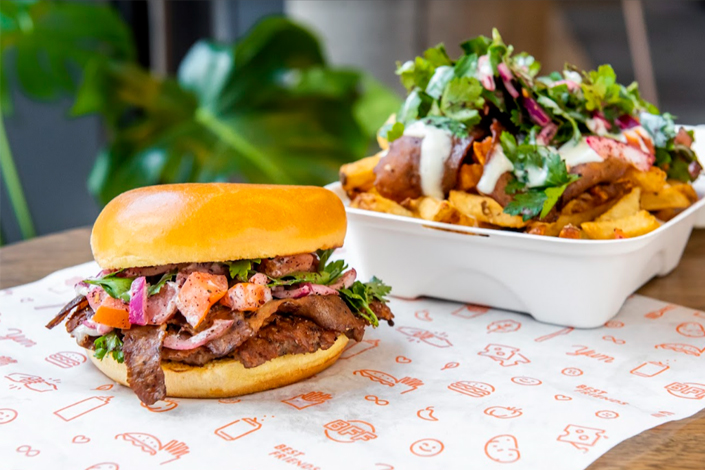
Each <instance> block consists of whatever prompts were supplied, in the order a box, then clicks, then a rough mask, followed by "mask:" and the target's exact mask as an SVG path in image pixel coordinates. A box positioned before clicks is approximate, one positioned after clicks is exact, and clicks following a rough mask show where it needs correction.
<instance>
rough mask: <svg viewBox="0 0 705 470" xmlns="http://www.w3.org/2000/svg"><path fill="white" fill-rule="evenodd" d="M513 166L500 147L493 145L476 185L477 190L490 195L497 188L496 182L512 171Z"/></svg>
mask: <svg viewBox="0 0 705 470" xmlns="http://www.w3.org/2000/svg"><path fill="white" fill-rule="evenodd" d="M513 170H514V165H512V162H511V161H509V159H508V158H507V156H506V155H505V154H504V150H502V146H501V145H499V144H495V146H494V147H493V148H492V152H491V153H490V154H489V155H488V159H487V163H485V167H484V168H483V170H482V178H480V181H479V182H478V183H477V190H478V191H480V192H481V193H484V194H490V193H491V192H492V191H494V188H495V186H497V180H499V177H500V176H502V175H503V174H504V173H506V172H508V171H513Z"/></svg>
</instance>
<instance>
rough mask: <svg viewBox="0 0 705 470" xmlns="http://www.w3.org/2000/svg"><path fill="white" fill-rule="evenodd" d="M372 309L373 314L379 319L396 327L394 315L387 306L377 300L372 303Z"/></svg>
mask: <svg viewBox="0 0 705 470" xmlns="http://www.w3.org/2000/svg"><path fill="white" fill-rule="evenodd" d="M370 308H371V309H372V311H373V312H375V315H377V318H378V319H380V320H384V321H386V322H387V323H389V325H390V326H394V314H393V313H392V311H391V309H390V308H389V306H387V304H385V303H384V302H380V301H379V300H375V301H373V302H370Z"/></svg>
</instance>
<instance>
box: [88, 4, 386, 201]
mask: <svg viewBox="0 0 705 470" xmlns="http://www.w3.org/2000/svg"><path fill="white" fill-rule="evenodd" d="M101 71H102V75H101V73H98V74H96V78H95V80H96V81H97V82H99V83H100V86H101V87H102V89H103V90H112V92H111V93H105V92H102V93H100V94H99V97H98V98H96V97H95V96H91V95H90V94H86V95H83V97H84V99H83V100H82V101H79V102H78V103H79V104H86V105H85V106H81V107H79V108H78V109H79V110H88V109H99V110H100V112H101V113H102V114H103V115H104V116H106V118H107V119H106V120H107V121H108V122H109V123H111V134H112V135H113V136H114V137H113V139H112V141H111V143H110V145H109V147H108V148H107V149H106V150H104V151H103V152H102V153H101V156H100V157H99V159H98V160H97V161H96V165H95V166H94V168H93V171H92V173H91V177H90V180H89V188H90V190H91V192H92V193H93V194H94V195H96V197H97V198H98V200H99V201H100V202H101V203H106V202H107V201H109V200H110V199H111V198H113V197H114V196H116V195H117V194H119V193H120V192H123V191H125V190H128V189H131V188H134V187H137V186H141V185H145V184H159V183H173V182H182V181H230V180H234V179H238V180H246V181H250V182H254V183H288V184H294V183H298V184H326V183H328V182H330V181H332V180H334V179H335V177H336V175H337V171H338V168H339V167H340V165H341V164H342V163H345V162H348V161H352V160H355V159H358V158H360V157H362V156H364V155H365V153H366V151H367V147H368V144H369V143H370V141H371V139H372V138H373V137H374V135H375V132H376V129H377V128H378V127H379V126H380V125H381V124H382V123H383V122H384V120H385V119H386V118H387V116H389V115H390V114H391V113H393V112H394V111H395V110H396V108H397V107H398V105H399V100H398V99H397V98H396V97H395V96H394V95H393V93H392V92H391V91H389V90H386V89H385V88H384V87H383V86H382V85H381V84H380V83H379V82H377V81H376V80H374V79H372V78H371V77H368V76H366V75H365V74H363V73H361V72H358V71H356V70H349V69H333V68H330V67H329V66H328V65H327V64H326V62H325V60H324V58H323V55H322V53H321V48H320V44H319V42H318V40H317V39H316V38H315V36H313V35H312V34H311V33H310V32H309V31H307V30H306V29H304V28H303V27H301V26H299V25H297V24H295V23H293V22H291V21H289V20H286V19H283V18H270V19H267V20H264V21H262V22H260V23H259V24H258V25H256V26H255V27H254V29H253V30H252V31H250V33H249V34H248V35H246V36H245V38H244V39H243V40H242V41H240V42H239V43H237V44H236V45H234V46H227V47H226V46H222V45H216V44H213V43H209V42H205V41H202V42H199V43H197V44H196V45H194V46H193V48H192V49H191V50H190V51H189V53H188V54H187V55H186V57H185V58H184V60H183V62H182V64H181V65H180V67H179V71H178V79H177V80H172V79H168V78H167V79H162V78H158V77H155V76H153V75H151V74H149V73H148V72H146V71H144V70H141V69H140V68H139V67H136V66H135V65H134V64H109V66H108V67H102V68H100V67H99V72H101ZM89 78H91V77H90V76H89ZM97 86H98V85H94V86H93V88H95V87H97ZM101 99H102V102H100V101H101ZM125 116H127V117H128V119H125ZM362 122H364V123H365V124H364V125H362Z"/></svg>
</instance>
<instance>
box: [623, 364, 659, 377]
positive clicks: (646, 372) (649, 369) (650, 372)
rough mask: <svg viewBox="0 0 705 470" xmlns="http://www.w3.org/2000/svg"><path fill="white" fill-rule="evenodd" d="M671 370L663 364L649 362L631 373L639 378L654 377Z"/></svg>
mask: <svg viewBox="0 0 705 470" xmlns="http://www.w3.org/2000/svg"><path fill="white" fill-rule="evenodd" d="M668 369H669V366H667V365H666V364H663V363H661V362H654V361H649V362H645V363H643V364H642V365H640V366H639V367H635V368H634V369H632V370H631V371H630V372H629V373H630V374H633V375H638V376H639V377H654V376H656V375H659V374H660V373H661V372H665V371H667V370H668Z"/></svg>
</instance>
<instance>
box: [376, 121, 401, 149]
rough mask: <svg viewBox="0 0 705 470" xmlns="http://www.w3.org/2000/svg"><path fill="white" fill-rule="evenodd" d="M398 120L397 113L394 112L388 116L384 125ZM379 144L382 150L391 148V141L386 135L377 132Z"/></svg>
mask: <svg viewBox="0 0 705 470" xmlns="http://www.w3.org/2000/svg"><path fill="white" fill-rule="evenodd" d="M396 120H397V115H396V114H392V115H390V116H389V117H388V118H387V120H386V121H385V123H384V125H387V124H393V123H394V121H396ZM377 144H379V148H381V149H382V150H387V149H388V148H389V141H388V140H387V137H386V136H385V137H382V136H381V135H379V134H377Z"/></svg>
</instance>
